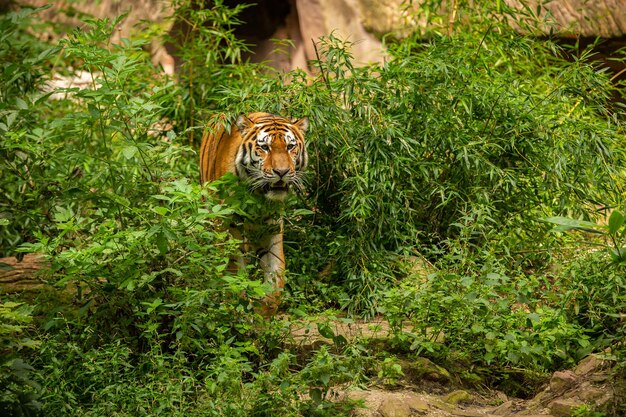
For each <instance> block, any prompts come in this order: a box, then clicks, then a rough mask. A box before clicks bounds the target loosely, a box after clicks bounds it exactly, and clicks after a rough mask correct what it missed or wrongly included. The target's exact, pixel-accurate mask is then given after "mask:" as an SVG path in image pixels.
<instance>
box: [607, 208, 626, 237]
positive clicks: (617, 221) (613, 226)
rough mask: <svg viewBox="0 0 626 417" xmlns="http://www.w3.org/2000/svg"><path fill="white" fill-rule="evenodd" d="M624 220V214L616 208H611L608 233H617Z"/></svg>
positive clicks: (625, 218)
mask: <svg viewBox="0 0 626 417" xmlns="http://www.w3.org/2000/svg"><path fill="white" fill-rule="evenodd" d="M624 221H626V216H624V215H623V214H622V213H621V212H619V211H617V210H613V213H611V216H610V217H609V233H610V234H612V235H615V234H617V232H619V229H620V228H621V227H622V226H623V225H624Z"/></svg>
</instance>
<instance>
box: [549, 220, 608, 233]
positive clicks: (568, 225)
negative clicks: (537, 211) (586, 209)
mask: <svg viewBox="0 0 626 417" xmlns="http://www.w3.org/2000/svg"><path fill="white" fill-rule="evenodd" d="M541 220H542V221H544V222H546V223H552V224H556V225H557V226H556V227H554V228H553V229H552V230H551V232H566V231H568V230H582V231H585V232H589V233H598V234H602V233H603V232H602V231H600V230H597V229H596V228H597V227H600V226H598V225H597V224H595V223H592V222H588V221H585V220H576V219H570V218H568V217H560V216H556V217H548V218H546V219H541Z"/></svg>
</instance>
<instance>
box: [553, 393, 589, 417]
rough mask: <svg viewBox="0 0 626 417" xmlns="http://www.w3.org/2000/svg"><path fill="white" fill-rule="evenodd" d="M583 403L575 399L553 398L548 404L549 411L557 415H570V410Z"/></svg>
mask: <svg viewBox="0 0 626 417" xmlns="http://www.w3.org/2000/svg"><path fill="white" fill-rule="evenodd" d="M581 405H584V403H582V402H580V401H578V400H575V399H571V398H570V399H565V400H563V399H559V400H554V401H552V402H551V403H550V404H549V405H548V409H549V410H550V413H551V414H553V415H555V416H557V417H571V415H572V412H573V411H574V410H575V409H576V408H577V407H580V406H581Z"/></svg>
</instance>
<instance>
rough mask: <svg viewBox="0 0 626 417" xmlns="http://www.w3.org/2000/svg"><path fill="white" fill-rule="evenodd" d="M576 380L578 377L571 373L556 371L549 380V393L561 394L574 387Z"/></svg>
mask: <svg viewBox="0 0 626 417" xmlns="http://www.w3.org/2000/svg"><path fill="white" fill-rule="evenodd" d="M578 379H579V378H578V375H576V374H575V373H574V372H572V371H557V372H555V373H554V374H553V375H552V378H550V391H551V392H553V393H555V394H557V393H561V392H563V391H565V390H567V389H569V388H571V387H573V386H574V385H576V383H577V382H578Z"/></svg>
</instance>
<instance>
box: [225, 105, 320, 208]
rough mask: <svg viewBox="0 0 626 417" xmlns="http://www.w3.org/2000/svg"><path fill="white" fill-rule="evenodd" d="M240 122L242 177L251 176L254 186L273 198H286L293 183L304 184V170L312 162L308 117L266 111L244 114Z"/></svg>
mask: <svg viewBox="0 0 626 417" xmlns="http://www.w3.org/2000/svg"><path fill="white" fill-rule="evenodd" d="M251 116H252V115H251ZM236 126H237V129H238V130H239V132H240V134H241V136H242V142H241V146H240V147H239V150H238V152H237V155H236V157H235V170H236V173H237V176H239V178H242V179H245V180H248V181H249V183H250V187H251V189H252V190H259V191H261V192H262V193H263V194H264V195H265V196H266V197H267V198H269V199H271V200H283V199H284V198H285V197H286V196H287V193H288V192H289V188H290V187H291V186H292V185H293V186H295V187H296V188H298V189H300V188H301V187H302V173H303V171H304V168H306V165H307V163H308V156H307V152H306V147H305V144H304V133H305V132H306V130H307V128H308V127H309V120H308V119H307V118H302V119H296V120H287V119H285V118H283V117H279V116H274V115H271V114H266V113H264V114H262V115H261V116H257V117H252V118H249V117H248V116H246V115H244V114H242V115H240V116H239V118H237V122H236Z"/></svg>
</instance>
